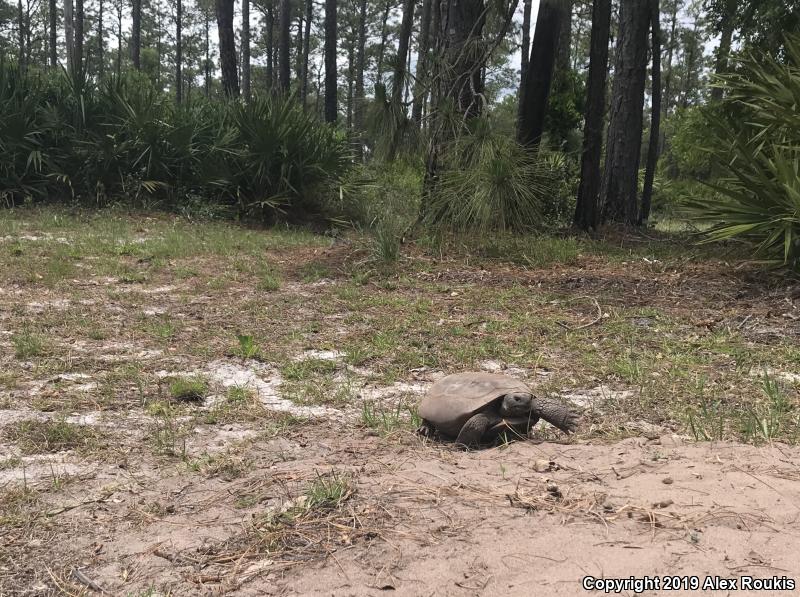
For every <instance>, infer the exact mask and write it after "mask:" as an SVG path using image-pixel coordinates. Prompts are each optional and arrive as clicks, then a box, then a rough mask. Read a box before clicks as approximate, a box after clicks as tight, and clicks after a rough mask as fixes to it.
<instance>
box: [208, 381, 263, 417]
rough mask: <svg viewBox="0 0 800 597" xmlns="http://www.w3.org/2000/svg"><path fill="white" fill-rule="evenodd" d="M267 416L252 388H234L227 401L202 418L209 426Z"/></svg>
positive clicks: (231, 388) (226, 397)
mask: <svg viewBox="0 0 800 597" xmlns="http://www.w3.org/2000/svg"><path fill="white" fill-rule="evenodd" d="M265 415H266V411H265V410H264V405H263V404H262V403H261V401H260V400H259V399H258V395H257V394H256V393H255V392H254V391H253V390H251V389H250V388H245V387H241V386H232V387H230V388H228V391H227V393H226V394H225V400H224V401H223V402H221V403H219V404H217V405H215V406H214V408H212V409H210V410H209V411H207V412H205V413H204V414H203V416H202V419H203V422H204V423H206V424H207V425H216V424H220V423H232V422H238V421H252V420H254V419H259V418H262V417H264V416H265Z"/></svg>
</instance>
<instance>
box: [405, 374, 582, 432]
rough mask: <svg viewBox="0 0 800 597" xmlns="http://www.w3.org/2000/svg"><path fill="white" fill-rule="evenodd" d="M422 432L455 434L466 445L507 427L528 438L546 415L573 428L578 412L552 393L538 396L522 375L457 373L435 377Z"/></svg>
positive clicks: (422, 413)
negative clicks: (550, 395) (556, 398)
mask: <svg viewBox="0 0 800 597" xmlns="http://www.w3.org/2000/svg"><path fill="white" fill-rule="evenodd" d="M419 414H420V416H421V417H422V426H421V427H420V428H419V433H420V434H422V435H425V436H429V437H430V436H432V435H433V434H434V433H438V434H439V435H441V436H444V437H448V438H455V441H456V443H457V444H460V445H461V446H464V447H468V446H474V445H476V444H481V443H487V442H490V441H492V440H493V439H496V438H497V437H498V436H499V435H500V434H501V433H503V432H504V431H509V432H511V433H512V434H515V435H518V436H521V437H524V436H526V435H527V433H528V431H529V430H530V429H531V427H533V426H534V425H535V424H536V422H537V421H538V420H539V419H540V418H542V419H544V420H545V421H547V422H548V423H551V424H553V425H555V426H556V427H558V428H559V429H561V430H562V431H564V432H565V433H569V432H571V431H574V430H575V428H576V427H577V424H578V415H577V413H575V412H574V411H572V410H571V409H570V408H569V407H568V406H567V405H565V404H563V403H561V402H559V401H558V400H553V399H552V398H539V397H537V396H534V395H533V392H532V391H531V389H530V388H529V387H528V386H527V385H525V384H524V383H522V382H521V381H519V380H516V379H514V378H513V377H508V376H507V375H498V374H495V373H482V372H470V373H455V374H453V375H448V376H447V377H443V378H442V379H440V380H438V381H437V382H435V383H434V384H433V385H432V386H431V388H430V390H429V391H428V394H427V395H426V396H425V398H423V400H422V402H421V404H420V406H419Z"/></svg>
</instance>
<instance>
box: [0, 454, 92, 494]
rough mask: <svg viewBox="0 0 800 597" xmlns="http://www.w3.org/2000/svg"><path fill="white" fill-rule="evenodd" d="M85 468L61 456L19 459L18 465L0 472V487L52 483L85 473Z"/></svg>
mask: <svg viewBox="0 0 800 597" xmlns="http://www.w3.org/2000/svg"><path fill="white" fill-rule="evenodd" d="M87 468H88V467H86V466H81V465H79V464H76V463H74V462H66V461H64V457H63V456H58V455H56V456H52V455H36V456H24V457H22V458H20V462H19V464H17V466H14V467H9V468H7V469H5V470H0V487H2V486H4V485H6V484H9V483H25V484H30V483H35V482H37V481H44V482H47V483H52V482H54V481H56V480H58V479H63V478H64V477H70V476H73V475H77V474H80V473H84V472H86V471H87Z"/></svg>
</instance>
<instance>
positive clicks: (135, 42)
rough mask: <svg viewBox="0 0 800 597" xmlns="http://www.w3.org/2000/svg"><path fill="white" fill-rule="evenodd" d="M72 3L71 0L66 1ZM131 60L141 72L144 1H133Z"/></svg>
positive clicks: (134, 66)
mask: <svg viewBox="0 0 800 597" xmlns="http://www.w3.org/2000/svg"><path fill="white" fill-rule="evenodd" d="M65 1H71V0H65ZM131 21H132V23H131V60H132V61H133V68H135V69H136V70H141V68H142V61H141V54H142V0H133V8H132V10H131Z"/></svg>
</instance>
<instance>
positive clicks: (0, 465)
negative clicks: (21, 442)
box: [0, 456, 22, 471]
mask: <svg viewBox="0 0 800 597" xmlns="http://www.w3.org/2000/svg"><path fill="white" fill-rule="evenodd" d="M21 464H22V459H21V458H17V457H16V456H12V457H11V458H4V459H3V460H0V471H7V470H9V469H12V468H17V467H18V466H19V465H21Z"/></svg>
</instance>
